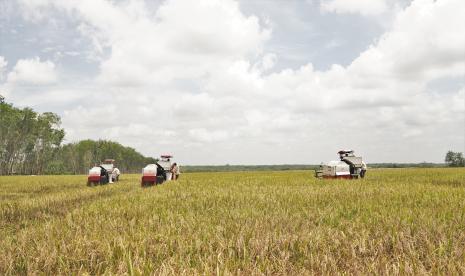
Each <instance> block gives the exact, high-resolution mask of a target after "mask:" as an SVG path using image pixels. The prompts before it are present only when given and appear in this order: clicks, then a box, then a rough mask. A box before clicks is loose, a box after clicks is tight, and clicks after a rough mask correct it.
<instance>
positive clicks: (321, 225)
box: [0, 168, 465, 275]
mask: <svg viewBox="0 0 465 276" xmlns="http://www.w3.org/2000/svg"><path fill="white" fill-rule="evenodd" d="M139 180H140V176H139V175H122V180H121V181H120V182H119V183H118V184H112V185H104V186H99V187H87V186H86V177H85V176H11V177H9V176H8V177H0V274H1V275H17V274H46V275H57V274H61V275H63V274H66V275H69V274H73V275H75V274H90V275H95V274H130V275H148V274H176V275H179V274H180V275H183V274H184V275H192V274H208V275H211V274H216V275H227V274H237V275H254V274H281V275H283V274H285V275H296V274H449V275H451V274H452V275H457V274H462V275H463V274H465V169H463V168H460V169H386V170H371V171H368V175H367V178H365V179H363V180H357V181H340V180H339V181H338V180H316V179H314V178H313V172H312V171H288V172H244V173H236V172H235V173H191V174H183V175H182V176H181V179H180V180H179V181H178V182H171V183H167V184H163V185H160V186H156V187H150V188H141V187H140V183H139Z"/></svg>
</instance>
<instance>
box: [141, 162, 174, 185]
mask: <svg viewBox="0 0 465 276" xmlns="http://www.w3.org/2000/svg"><path fill="white" fill-rule="evenodd" d="M172 158H173V156H172V155H168V154H165V155H162V156H161V157H160V160H158V162H157V163H156V164H148V165H147V166H145V168H143V169H142V179H141V186H142V187H145V186H152V185H157V184H161V183H163V182H165V181H170V180H171V177H172V176H171V166H172V163H171V159H172Z"/></svg>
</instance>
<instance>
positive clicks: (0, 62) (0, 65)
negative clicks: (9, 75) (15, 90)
mask: <svg viewBox="0 0 465 276" xmlns="http://www.w3.org/2000/svg"><path fill="white" fill-rule="evenodd" d="M7 65H8V62H7V61H6V60H5V58H4V57H2V56H0V81H2V80H3V74H4V73H5V71H6V66H7Z"/></svg>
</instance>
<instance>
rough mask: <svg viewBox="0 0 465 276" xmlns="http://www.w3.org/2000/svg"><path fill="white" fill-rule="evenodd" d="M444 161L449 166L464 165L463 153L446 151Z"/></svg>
mask: <svg viewBox="0 0 465 276" xmlns="http://www.w3.org/2000/svg"><path fill="white" fill-rule="evenodd" d="M445 162H446V164H447V165H448V166H449V167H463V166H465V158H463V154H462V153H461V152H453V151H448V152H447V154H446V158H445Z"/></svg>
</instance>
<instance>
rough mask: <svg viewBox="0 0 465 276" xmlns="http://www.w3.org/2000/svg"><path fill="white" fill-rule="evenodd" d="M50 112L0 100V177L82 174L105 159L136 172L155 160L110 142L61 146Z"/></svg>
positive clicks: (56, 122) (60, 132)
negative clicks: (12, 175)
mask: <svg viewBox="0 0 465 276" xmlns="http://www.w3.org/2000/svg"><path fill="white" fill-rule="evenodd" d="M60 124H61V119H60V117H59V116H58V115H57V114H54V113H51V112H45V113H37V112H35V111H34V110H32V109H31V108H18V107H14V106H13V105H12V104H9V103H6V102H5V101H4V98H3V97H1V96H0V175H10V174H28V175H29V174H84V173H87V171H88V170H89V168H90V167H91V166H92V165H94V164H96V163H100V161H102V160H104V159H106V158H112V159H115V160H116V161H117V166H118V167H119V169H120V170H121V171H123V172H126V173H127V172H140V170H141V168H143V167H144V166H145V165H146V164H148V163H154V162H156V160H155V159H154V158H151V157H145V156H143V155H142V154H140V153H139V152H137V151H136V150H134V149H133V148H130V147H125V146H123V145H121V144H119V143H116V142H111V141H104V140H99V141H92V140H84V141H80V142H77V143H70V144H62V142H63V138H64V137H65V130H64V129H63V128H61V127H60Z"/></svg>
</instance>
